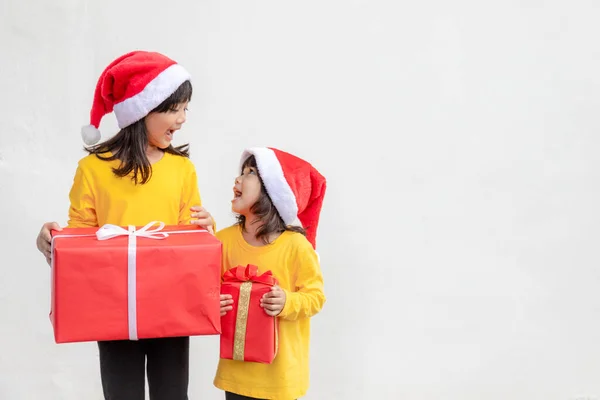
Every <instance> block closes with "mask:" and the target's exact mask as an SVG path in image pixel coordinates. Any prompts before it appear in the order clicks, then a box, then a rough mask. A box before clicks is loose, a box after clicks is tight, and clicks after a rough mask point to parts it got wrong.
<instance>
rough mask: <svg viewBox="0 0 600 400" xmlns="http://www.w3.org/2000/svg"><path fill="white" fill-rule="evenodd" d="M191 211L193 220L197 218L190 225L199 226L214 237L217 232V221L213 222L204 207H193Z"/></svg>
mask: <svg viewBox="0 0 600 400" xmlns="http://www.w3.org/2000/svg"><path fill="white" fill-rule="evenodd" d="M190 210H192V218H196V219H194V220H192V221H191V222H190V223H191V224H194V225H199V226H201V227H202V228H204V229H206V230H207V231H209V232H210V233H212V234H213V235H214V234H215V232H214V229H213V225H214V223H215V221H214V220H213V218H212V216H211V215H210V213H209V212H208V211H206V209H205V208H204V207H200V206H194V207H191V208H190Z"/></svg>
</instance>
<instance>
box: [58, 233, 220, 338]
mask: <svg viewBox="0 0 600 400" xmlns="http://www.w3.org/2000/svg"><path fill="white" fill-rule="evenodd" d="M156 224H157V222H151V223H150V224H148V225H146V226H145V227H143V228H141V229H137V228H135V227H129V229H124V228H121V227H119V226H115V225H105V226H103V227H102V228H100V229H98V228H66V229H63V230H62V231H61V232H53V238H52V312H51V313H50V319H51V321H52V325H53V327H54V338H55V341H56V343H68V342H87V341H102V340H127V339H130V340H137V339H142V338H160V337H174V336H192V335H212V334H219V333H220V331H221V319H220V302H219V292H220V284H221V278H220V275H221V242H219V241H218V240H217V239H216V238H215V237H214V236H213V235H211V234H210V233H208V232H207V231H205V230H202V229H200V228H198V227H196V226H193V225H186V226H168V227H164V224H163V223H159V226H158V228H155V229H151V228H152V226H154V225H156ZM163 228H164V229H163Z"/></svg>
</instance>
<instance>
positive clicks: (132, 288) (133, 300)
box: [96, 221, 169, 340]
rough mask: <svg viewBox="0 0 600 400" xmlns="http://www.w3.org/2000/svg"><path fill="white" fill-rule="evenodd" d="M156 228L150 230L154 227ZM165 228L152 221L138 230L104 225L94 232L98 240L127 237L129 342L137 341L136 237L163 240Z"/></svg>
mask: <svg viewBox="0 0 600 400" xmlns="http://www.w3.org/2000/svg"><path fill="white" fill-rule="evenodd" d="M156 224H158V227H156V228H154V229H150V228H151V227H153V226H154V225H156ZM164 227H165V223H164V222H159V221H152V222H150V223H148V224H147V225H146V226H144V227H143V228H140V229H137V230H136V229H135V226H133V225H129V229H128V230H127V229H123V228H121V227H120V226H118V225H112V224H106V225H103V226H102V227H101V228H100V229H98V230H97V231H96V237H97V238H98V240H108V239H112V238H116V237H119V236H128V237H129V242H128V243H127V320H128V327H129V340H138V335H137V290H136V287H137V285H136V281H137V274H136V271H137V262H136V258H137V257H136V254H137V237H138V236H139V237H145V238H148V239H164V238H166V237H168V236H169V234H168V233H165V232H160V231H161V230H162V229H163V228H164Z"/></svg>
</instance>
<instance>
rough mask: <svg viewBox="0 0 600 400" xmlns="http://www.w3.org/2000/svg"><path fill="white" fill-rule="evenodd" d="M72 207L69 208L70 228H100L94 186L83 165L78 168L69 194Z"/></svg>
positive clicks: (68, 224)
mask: <svg viewBox="0 0 600 400" xmlns="http://www.w3.org/2000/svg"><path fill="white" fill-rule="evenodd" d="M69 200H70V201H71V205H70V207H69V221H68V222H67V226H68V227H69V228H87V227H96V226H98V218H97V216H96V201H95V198H94V193H93V191H92V186H91V185H90V181H89V180H88V178H87V176H86V174H85V172H84V169H83V168H82V167H81V164H80V165H79V166H78V167H77V171H76V172H75V178H73V186H71V192H70V193H69Z"/></svg>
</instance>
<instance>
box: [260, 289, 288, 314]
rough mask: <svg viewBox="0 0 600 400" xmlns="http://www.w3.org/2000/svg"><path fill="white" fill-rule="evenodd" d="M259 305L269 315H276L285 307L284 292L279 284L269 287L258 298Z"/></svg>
mask: <svg viewBox="0 0 600 400" xmlns="http://www.w3.org/2000/svg"><path fill="white" fill-rule="evenodd" d="M260 306H261V307H262V308H264V309H265V312H266V313H267V314H269V315H270V316H271V317H276V316H278V315H279V314H281V311H283V307H285V292H284V291H283V289H282V288H280V287H279V286H273V287H271V291H270V292H269V293H265V295H264V296H263V297H262V299H260Z"/></svg>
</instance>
